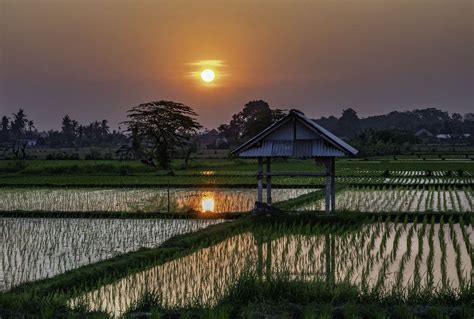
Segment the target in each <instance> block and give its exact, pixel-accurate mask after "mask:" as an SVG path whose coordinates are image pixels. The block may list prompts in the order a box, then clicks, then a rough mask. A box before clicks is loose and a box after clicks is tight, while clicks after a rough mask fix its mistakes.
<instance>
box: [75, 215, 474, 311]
mask: <svg viewBox="0 0 474 319" xmlns="http://www.w3.org/2000/svg"><path fill="white" fill-rule="evenodd" d="M473 239H474V237H473V235H472V226H471V225H465V224H464V223H463V222H461V223H457V222H453V220H452V219H449V220H444V219H441V221H440V223H435V221H434V219H428V218H422V219H419V220H415V221H414V222H407V221H406V220H405V221H400V222H398V223H394V222H390V221H383V220H382V219H381V218H379V219H378V221H376V222H374V223H369V224H366V225H364V226H363V227H361V228H360V229H355V230H351V229H344V227H338V226H335V227H334V228H333V229H332V231H331V232H328V231H327V229H324V227H321V226H318V225H316V226H313V227H311V226H306V225H293V226H288V225H274V226H273V227H264V228H263V229H258V228H257V229H253V230H252V231H249V232H245V233H242V234H240V235H237V236H233V237H231V238H228V239H226V240H224V241H222V242H221V243H218V244H216V245H214V246H211V247H209V248H205V249H201V250H199V251H197V252H195V253H193V254H190V255H188V256H185V257H182V258H179V259H176V260H172V261H170V262H167V263H165V264H162V265H159V266H155V267H151V268H150V269H147V270H144V271H142V272H138V273H135V274H132V275H130V276H127V277H125V278H123V279H120V280H117V281H116V282H113V283H111V284H107V285H104V286H102V287H101V288H99V289H96V290H93V291H91V292H89V293H87V294H85V295H82V296H79V297H77V298H74V299H71V300H70V305H71V306H72V307H74V306H77V305H78V304H85V305H86V306H87V307H89V308H90V309H92V310H94V311H104V312H106V313H108V314H110V315H111V316H113V317H119V316H120V315H122V314H123V313H124V312H125V311H127V310H128V309H129V308H130V307H132V306H133V305H134V304H136V303H137V302H138V301H139V300H140V298H142V297H143V296H144V295H145V294H146V293H150V292H151V293H153V294H156V295H158V296H160V298H161V302H162V304H163V305H164V306H165V307H169V308H176V307H190V306H192V305H194V304H201V305H202V304H204V305H210V306H212V305H215V304H217V303H218V301H219V299H221V298H223V297H224V296H225V295H226V293H227V292H228V291H229V289H231V287H232V285H233V283H234V282H235V281H236V280H238V278H239V277H240V276H242V275H243V274H246V273H248V272H252V273H256V274H257V275H258V276H260V277H262V278H263V279H264V280H265V278H266V279H269V278H272V277H279V276H280V277H285V278H290V279H291V280H303V281H307V282H312V281H325V280H327V278H328V274H329V275H330V277H332V278H333V280H334V281H335V283H340V282H344V283H348V284H352V285H355V286H357V287H359V289H361V291H368V292H370V293H378V294H381V295H382V296H383V295H389V294H393V293H398V294H400V295H401V296H404V297H405V298H406V297H407V296H408V295H409V294H411V293H414V292H422V291H429V292H430V293H431V294H433V295H434V294H437V293H442V292H446V291H450V292H454V293H459V292H460V291H462V290H465V289H468V287H470V285H471V284H472V283H471V272H472V266H473V264H472V263H473V261H472V255H471V254H470V251H471V249H472V246H471V245H472V244H471V242H472V240H473Z"/></svg>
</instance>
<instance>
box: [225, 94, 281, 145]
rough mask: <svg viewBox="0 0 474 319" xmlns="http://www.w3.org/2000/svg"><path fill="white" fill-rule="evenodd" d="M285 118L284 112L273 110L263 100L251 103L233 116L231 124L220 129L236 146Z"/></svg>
mask: <svg viewBox="0 0 474 319" xmlns="http://www.w3.org/2000/svg"><path fill="white" fill-rule="evenodd" d="M283 116H284V113H283V111H282V110H279V109H275V110H272V109H271V108H270V105H268V103H267V102H265V101H263V100H256V101H249V102H248V103H247V104H245V106H244V108H243V109H242V111H240V112H239V113H237V114H234V115H233V116H232V120H231V121H230V123H229V124H223V125H221V126H219V128H218V129H219V131H220V132H221V134H223V135H224V136H225V137H226V138H227V139H228V140H229V142H230V143H231V144H235V143H238V142H241V141H244V140H247V139H249V138H251V137H253V136H254V135H257V134H258V133H260V132H261V131H263V130H264V129H266V128H267V127H269V126H270V125H271V124H272V123H273V122H275V121H277V120H279V119H280V118H281V117H283Z"/></svg>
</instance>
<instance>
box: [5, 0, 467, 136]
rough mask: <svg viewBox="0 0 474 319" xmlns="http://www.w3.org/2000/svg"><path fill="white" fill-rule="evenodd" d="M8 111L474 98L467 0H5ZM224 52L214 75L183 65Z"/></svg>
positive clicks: (401, 103)
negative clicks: (205, 80) (205, 79)
mask: <svg viewBox="0 0 474 319" xmlns="http://www.w3.org/2000/svg"><path fill="white" fill-rule="evenodd" d="M0 6H1V7H0V10H1V16H0V27H1V29H0V34H1V53H2V55H1V57H2V60H1V68H0V72H1V73H0V80H1V82H0V84H1V91H0V94H1V96H0V114H4V113H10V112H12V111H14V110H16V109H18V107H23V108H25V109H26V111H27V113H28V114H30V117H31V118H33V119H36V122H37V126H38V127H39V128H41V129H47V128H51V127H58V126H59V121H60V118H61V117H62V116H63V115H64V114H65V113H69V114H70V115H71V116H72V117H73V118H77V119H78V120H80V121H90V120H94V119H100V118H107V119H109V120H110V121H111V122H112V124H114V125H116V123H118V122H120V121H121V120H124V118H125V111H126V110H127V109H128V108H130V107H131V106H134V105H136V104H139V103H141V102H146V101H149V100H158V99H172V100H175V101H179V102H182V103H185V104H188V105H190V106H192V107H194V108H195V109H196V111H197V112H198V113H199V114H200V115H201V116H200V121H201V122H202V123H203V124H204V125H205V126H207V127H215V126H217V125H218V124H220V123H223V122H228V121H229V120H230V118H231V115H232V114H233V113H236V112H237V111H239V110H240V109H241V108H242V106H243V104H245V103H246V102H247V101H248V100H252V99H265V100H267V101H268V102H269V103H270V104H271V106H273V107H280V108H288V107H297V108H300V109H302V110H303V111H305V112H306V113H307V114H309V115H311V116H314V117H316V116H321V115H330V114H335V115H338V114H340V112H341V110H342V109H343V108H347V107H353V108H355V109H356V110H358V111H359V113H360V114H361V115H368V114H374V113H376V114H380V113H384V112H386V111H391V110H395V109H399V110H407V109H412V108H416V107H418V108H422V107H431V106H432V107H439V108H443V109H445V110H448V111H450V112H461V113H465V112H468V111H472V109H474V96H473V93H472V87H474V76H473V66H474V46H473V43H474V41H473V40H474V37H473V34H474V31H473V22H472V21H473V20H474V17H473V2H472V1H464V0H452V1H438V0H403V1H402V0H400V1H397V0H361V1H355V0H354V1H342V0H341V1H337V0H334V1H329V0H328V1H316V0H315V1H311V0H307V1H283V0H280V1H270V0H268V1H258V0H256V1H250V0H248V1H247V0H242V1H217V0H200V1H180V0H173V1H151V0H149V1H144V0H127V1H119V0H117V1H113V0H107V1H106V0H97V1H92V0H87V1H86V0H63V1H50V0H48V1H47V0H30V1H25V0H0ZM207 59H217V60H221V61H223V63H224V66H223V67H220V68H218V69H219V70H217V73H218V76H219V78H218V79H217V80H216V82H215V85H214V86H212V87H206V86H203V85H202V84H201V82H199V81H197V80H196V79H191V78H190V77H189V73H190V72H192V71H195V68H196V66H195V65H192V63H195V62H197V61H200V60H207Z"/></svg>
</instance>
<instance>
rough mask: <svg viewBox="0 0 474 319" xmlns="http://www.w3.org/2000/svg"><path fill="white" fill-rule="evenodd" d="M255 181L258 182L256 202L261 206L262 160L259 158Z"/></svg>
mask: <svg viewBox="0 0 474 319" xmlns="http://www.w3.org/2000/svg"><path fill="white" fill-rule="evenodd" d="M257 181H258V190H257V202H258V203H259V204H261V203H262V202H263V160H262V158H261V157H259V158H258V172H257Z"/></svg>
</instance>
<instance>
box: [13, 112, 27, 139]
mask: <svg viewBox="0 0 474 319" xmlns="http://www.w3.org/2000/svg"><path fill="white" fill-rule="evenodd" d="M12 115H13V120H12V122H11V132H12V134H13V135H14V137H15V138H18V137H20V135H21V134H23V133H24V131H25V128H26V126H27V125H28V119H27V117H26V114H25V112H24V111H23V110H22V109H19V110H18V112H17V113H12Z"/></svg>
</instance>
